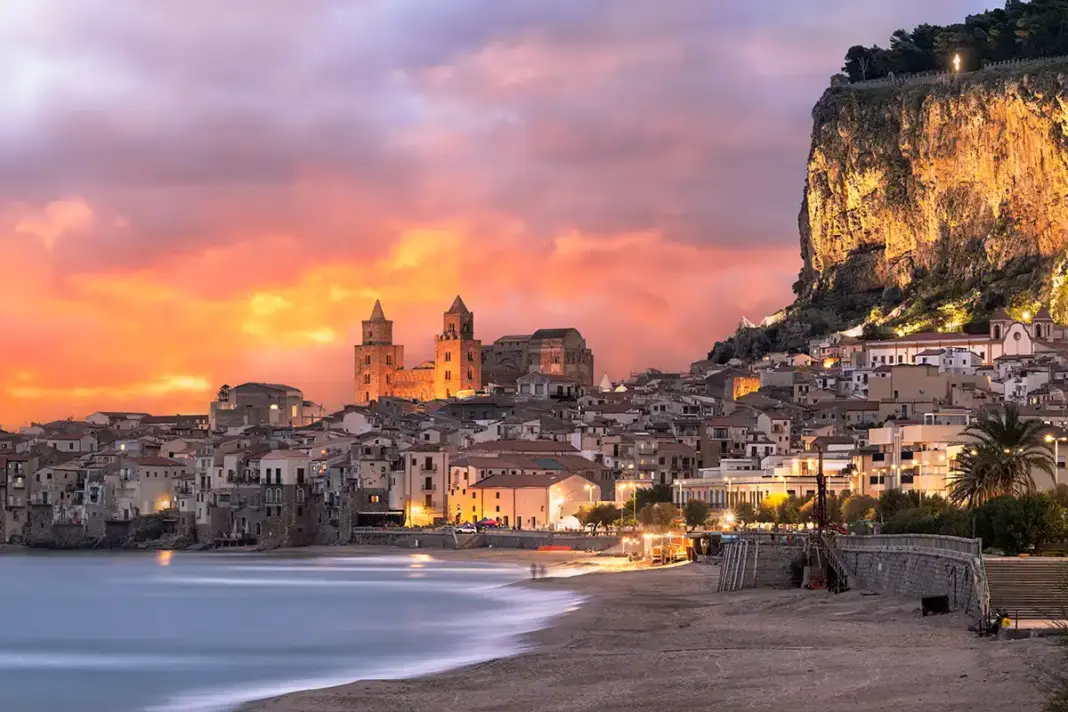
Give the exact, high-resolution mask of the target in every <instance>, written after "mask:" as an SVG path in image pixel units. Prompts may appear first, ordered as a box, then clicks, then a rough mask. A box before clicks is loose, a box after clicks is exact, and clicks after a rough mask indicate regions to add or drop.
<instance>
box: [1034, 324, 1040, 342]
mask: <svg viewBox="0 0 1068 712" xmlns="http://www.w3.org/2000/svg"><path fill="white" fill-rule="evenodd" d="M1035 338H1036V339H1041V338H1042V325H1041V324H1035Z"/></svg>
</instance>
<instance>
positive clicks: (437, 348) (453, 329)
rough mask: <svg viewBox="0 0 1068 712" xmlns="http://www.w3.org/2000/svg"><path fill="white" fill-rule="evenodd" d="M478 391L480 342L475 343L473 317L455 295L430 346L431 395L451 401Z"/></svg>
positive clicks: (480, 363)
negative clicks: (457, 396)
mask: <svg viewBox="0 0 1068 712" xmlns="http://www.w3.org/2000/svg"><path fill="white" fill-rule="evenodd" d="M481 387H482V342H481V341H479V340H477V339H475V315H474V314H472V313H471V311H470V310H469V309H468V308H467V305H465V304H464V300H463V299H461V298H460V297H459V295H457V297H456V299H455V300H453V303H452V306H451V307H449V310H448V311H447V312H445V315H444V318H443V320H442V331H441V334H439V335H438V336H437V337H436V338H435V344H434V394H435V396H436V397H437V398H452V397H455V396H456V395H457V394H461V395H464V394H470V393H473V392H475V391H477V390H479V389H480V388H481Z"/></svg>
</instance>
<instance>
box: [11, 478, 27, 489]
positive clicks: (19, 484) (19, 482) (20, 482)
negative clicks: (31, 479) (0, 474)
mask: <svg viewBox="0 0 1068 712" xmlns="http://www.w3.org/2000/svg"><path fill="white" fill-rule="evenodd" d="M11 487H12V488H13V489H24V488H25V487H26V478H25V477H23V476H22V475H19V476H18V477H15V478H14V479H12V480H11Z"/></svg>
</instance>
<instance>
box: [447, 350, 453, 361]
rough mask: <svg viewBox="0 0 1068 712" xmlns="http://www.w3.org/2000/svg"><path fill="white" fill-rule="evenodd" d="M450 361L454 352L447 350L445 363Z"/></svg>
mask: <svg viewBox="0 0 1068 712" xmlns="http://www.w3.org/2000/svg"><path fill="white" fill-rule="evenodd" d="M450 361H452V352H451V351H446V352H445V363H449V362H450Z"/></svg>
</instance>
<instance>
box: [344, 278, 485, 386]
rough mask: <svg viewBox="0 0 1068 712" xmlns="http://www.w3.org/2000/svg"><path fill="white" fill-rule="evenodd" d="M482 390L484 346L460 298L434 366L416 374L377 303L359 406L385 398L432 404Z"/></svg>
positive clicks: (367, 335) (361, 359) (359, 382)
mask: <svg viewBox="0 0 1068 712" xmlns="http://www.w3.org/2000/svg"><path fill="white" fill-rule="evenodd" d="M481 387H482V342H481V341H479V340H477V339H476V338H475V315H474V314H472V313H471V311H470V310H469V309H468V308H467V306H466V305H465V304H464V301H463V300H462V299H460V297H459V296H457V297H456V299H455V301H453V303H452V306H451V307H449V310H448V311H447V312H445V315H444V319H443V323H442V331H441V333H440V334H438V335H437V336H435V337H434V360H433V361H427V362H425V363H421V364H419V365H418V366H416V367H415V368H411V369H406V368H404V347H403V346H401V345H398V344H394V343H393V322H392V321H390V320H389V319H386V315H385V312H383V311H382V304H381V303H380V302H378V301H376V302H375V306H374V309H373V310H372V311H371V318H370V319H368V320H366V321H365V322H363V343H362V344H360V345H359V346H357V347H356V402H357V403H360V404H367V403H370V402H371V401H375V400H379V399H380V398H383V397H394V398H404V399H407V400H417V401H431V400H437V399H445V398H454V397H458V396H466V395H472V394H474V393H475V392H477V391H478V390H479V388H481Z"/></svg>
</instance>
